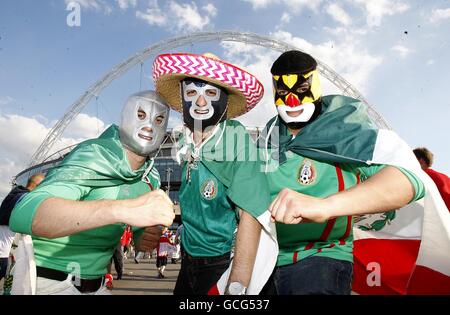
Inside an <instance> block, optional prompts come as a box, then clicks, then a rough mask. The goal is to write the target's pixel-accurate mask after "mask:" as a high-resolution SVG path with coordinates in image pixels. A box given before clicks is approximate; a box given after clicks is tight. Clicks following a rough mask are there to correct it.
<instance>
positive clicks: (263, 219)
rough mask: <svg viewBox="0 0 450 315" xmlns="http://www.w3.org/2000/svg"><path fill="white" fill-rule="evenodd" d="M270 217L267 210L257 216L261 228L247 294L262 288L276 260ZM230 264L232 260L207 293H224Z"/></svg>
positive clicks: (273, 225)
mask: <svg viewBox="0 0 450 315" xmlns="http://www.w3.org/2000/svg"><path fill="white" fill-rule="evenodd" d="M270 218H271V215H270V212H269V211H266V212H264V213H263V214H261V215H260V216H259V217H258V218H257V219H258V221H259V223H261V225H262V227H263V228H262V231H261V237H260V239H259V246H258V251H257V253H256V260H255V265H254V267H253V273H252V277H251V279H250V284H249V286H248V288H247V294H248V295H256V294H258V293H259V292H260V291H261V290H262V288H263V287H264V285H265V284H266V282H267V280H268V279H269V277H270V275H271V274H272V271H273V269H274V268H275V265H276V262H277V256H278V242H277V235H276V228H275V223H273V222H271V221H270ZM232 266H233V262H231V264H230V267H228V269H227V270H226V271H225V273H224V274H223V275H222V277H221V278H220V279H219V281H218V282H217V284H216V285H215V286H214V287H212V288H211V289H210V290H209V292H208V294H209V295H218V294H224V292H225V287H226V285H227V282H228V278H229V276H230V272H231V268H232Z"/></svg>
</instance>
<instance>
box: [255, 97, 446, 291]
mask: <svg viewBox="0 0 450 315" xmlns="http://www.w3.org/2000/svg"><path fill="white" fill-rule="evenodd" d="M285 130H286V126H285V125H284V124H283V123H282V122H280V121H279V119H278V118H277V117H275V118H273V119H272V120H271V121H269V123H268V124H267V128H266V131H265V132H264V133H263V134H262V137H261V138H260V139H259V142H258V146H259V147H260V148H265V149H266V154H267V152H268V151H267V149H268V148H269V147H272V148H276V147H278V152H279V161H280V162H281V163H282V162H283V161H284V159H285V155H284V154H285V152H287V151H292V152H294V153H297V154H300V155H302V156H305V157H308V158H312V159H316V160H319V161H322V162H328V163H336V162H337V163H356V164H362V165H364V164H365V165H370V164H385V165H392V166H396V167H401V168H403V169H406V170H407V171H409V172H412V173H413V174H415V175H416V176H417V177H418V178H420V179H421V180H422V182H423V184H424V186H425V197H424V198H423V199H421V200H419V201H417V202H413V203H411V204H409V205H407V206H405V207H404V208H402V209H398V210H396V211H390V212H387V213H384V214H374V215H369V216H363V217H360V218H358V219H357V222H355V224H354V228H353V234H354V281H353V291H354V292H356V293H360V294H450V213H449V211H448V210H447V208H446V206H445V204H444V201H443V200H442V198H441V196H440V194H439V192H438V190H437V187H436V185H435V184H434V182H433V181H432V180H431V178H430V177H428V175H427V174H425V172H423V171H422V170H421V168H420V165H419V163H418V162H417V160H416V158H415V156H414V154H413V152H412V149H411V148H410V147H409V146H408V145H407V144H406V143H405V142H404V141H403V140H402V139H401V138H400V137H399V136H398V135H397V134H396V133H395V132H393V131H392V130H386V129H378V128H377V126H376V124H375V123H374V122H373V121H372V120H371V118H370V117H369V115H368V113H367V107H366V105H365V104H363V103H362V102H360V101H359V100H356V99H352V98H349V97H345V96H338V95H330V96H324V97H323V98H322V113H321V114H320V115H319V117H318V118H317V119H316V120H315V121H314V122H312V123H311V124H309V125H308V126H306V127H304V128H303V129H302V130H301V131H300V132H299V134H298V135H297V136H296V137H295V139H294V140H292V137H291V136H290V135H288V134H287V133H286V132H285ZM276 132H279V134H277V135H276V134H275V133H276ZM376 273H377V274H376Z"/></svg>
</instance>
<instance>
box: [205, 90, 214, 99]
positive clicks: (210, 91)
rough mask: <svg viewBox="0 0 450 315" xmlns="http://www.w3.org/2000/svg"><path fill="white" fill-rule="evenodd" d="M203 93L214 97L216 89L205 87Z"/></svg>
mask: <svg viewBox="0 0 450 315" xmlns="http://www.w3.org/2000/svg"><path fill="white" fill-rule="evenodd" d="M205 95H206V96H210V97H214V96H216V95H217V90H214V89H207V90H206V91H205Z"/></svg>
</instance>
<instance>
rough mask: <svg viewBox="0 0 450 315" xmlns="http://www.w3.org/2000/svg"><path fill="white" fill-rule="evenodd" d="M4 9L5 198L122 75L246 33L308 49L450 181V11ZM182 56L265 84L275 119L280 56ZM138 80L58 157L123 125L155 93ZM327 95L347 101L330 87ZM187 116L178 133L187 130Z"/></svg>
mask: <svg viewBox="0 0 450 315" xmlns="http://www.w3.org/2000/svg"><path fill="white" fill-rule="evenodd" d="M70 2H71V1H66V0H49V1H45V0H42V1H31V0H28V1H25V0H14V1H13V0H9V1H8V0H3V1H1V2H0V134H1V136H0V139H1V140H0V196H1V195H3V194H4V193H6V192H7V191H8V190H9V181H10V179H11V177H12V176H13V175H15V174H16V173H17V172H19V171H20V170H21V169H23V168H24V167H25V166H26V165H27V164H28V162H29V158H30V156H31V155H32V154H33V153H34V151H35V150H36V148H37V147H38V146H39V144H40V143H41V142H42V140H43V138H44V137H45V135H46V134H47V132H48V131H49V130H50V128H51V127H52V126H53V125H54V123H55V122H56V121H57V120H58V119H60V117H61V116H62V115H63V114H64V112H65V111H66V110H67V109H68V108H69V106H70V105H71V104H72V103H73V102H74V101H75V100H76V99H77V98H78V97H79V96H80V95H81V94H82V93H83V92H84V91H85V90H86V89H87V88H88V87H89V86H90V85H91V84H93V83H94V82H96V81H97V80H98V79H100V78H101V77H102V76H103V75H104V74H106V73H107V72H108V71H109V70H110V69H111V68H112V67H114V66H115V65H116V64H118V63H120V62H121V61H123V60H124V59H126V58H128V57H129V56H131V55H133V54H135V53H136V52H138V51H140V50H142V49H143V48H145V47H147V46H150V45H152V44H154V43H156V42H158V41H161V40H164V39H167V38H171V37H176V36H180V35H184V34H186V33H189V32H199V31H219V30H234V31H245V32H252V33H257V34H261V35H265V36H271V37H273V38H276V39H278V40H283V41H286V42H288V43H290V44H294V45H296V46H298V47H299V48H300V49H302V50H304V51H306V52H308V53H311V54H312V55H313V56H315V57H316V58H318V59H319V60H321V61H322V62H325V63H326V64H327V65H329V66H331V67H332V68H333V69H334V70H335V71H336V72H337V73H339V74H340V75H342V76H343V77H344V78H345V79H346V80H347V81H349V82H350V83H352V84H353V85H354V86H355V87H356V88H357V89H358V90H359V91H361V92H362V93H363V95H364V96H365V97H366V98H367V99H368V101H369V102H370V103H371V104H372V105H373V106H374V107H375V108H376V110H377V111H378V112H379V113H380V114H381V115H382V116H383V117H384V118H385V119H386V120H387V121H388V123H389V124H390V126H391V127H392V128H393V129H394V130H395V131H396V132H397V133H399V134H400V136H401V137H402V138H404V139H405V140H406V141H407V142H408V143H409V145H410V146H411V147H413V148H414V147H416V146H427V147H428V148H429V149H430V150H431V151H433V152H434V153H435V164H434V168H435V169H436V170H438V171H441V172H444V173H447V174H450V166H449V163H448V161H450V148H449V140H448V136H449V135H450V132H449V131H450V127H448V122H447V120H448V118H449V116H450V115H449V114H450V101H449V98H448V97H447V96H446V94H445V93H446V91H447V90H448V86H449V82H450V71H449V70H450V58H449V57H450V55H449V52H448V51H449V50H450V47H449V39H450V36H449V33H450V1H448V0H434V1H420V0H417V1H402V0H396V1H394V0H342V1H331V0H330V1H328V0H289V1H288V0H233V1H230V0H218V1H212V0H196V1H181V0H167V1H161V0H160V1H156V0H111V1H106V0H79V1H75V2H77V3H78V4H79V5H80V8H81V11H80V22H81V25H80V26H75V27H69V26H68V25H67V21H66V19H67V15H68V14H70V13H71V11H68V10H66V9H67V5H68V4H69V3H70ZM173 51H189V52H194V53H203V52H206V51H210V52H213V53H215V54H217V55H219V56H220V57H222V58H223V59H226V60H228V61H231V62H234V63H237V64H238V65H240V66H242V67H244V68H246V69H248V70H250V71H251V72H253V73H254V74H255V75H257V76H258V77H259V79H260V80H261V81H262V82H263V83H264V84H265V87H266V96H265V98H264V101H263V102H262V104H261V105H260V108H259V110H258V111H255V112H253V113H250V114H248V115H247V116H245V117H244V118H243V119H242V121H243V122H244V123H245V124H248V125H261V124H263V123H264V122H265V121H267V120H268V119H269V118H270V116H271V115H273V114H274V113H275V112H274V109H273V105H272V104H271V102H270V101H271V94H272V91H271V86H270V73H269V71H268V70H269V68H270V65H271V63H272V62H273V61H274V59H275V58H276V57H277V56H278V53H276V52H273V51H270V50H267V49H263V48H259V47H255V46H251V45H246V44H231V43H220V42H212V43H209V44H193V45H189V46H187V47H180V48H178V49H175V50H173ZM152 61H153V60H151V59H150V60H147V61H146V62H144V64H143V66H142V71H141V67H140V66H137V67H135V68H133V69H131V70H130V71H129V72H128V73H126V74H125V75H123V76H122V77H121V78H119V79H117V80H116V81H114V82H113V83H112V84H111V85H110V86H109V87H108V88H106V89H105V90H104V91H103V93H102V94H101V95H99V97H98V99H94V100H93V101H91V103H90V104H89V105H88V106H87V107H86V108H85V109H84V110H83V113H82V114H81V115H79V116H78V117H77V118H76V119H75V120H74V121H73V123H72V124H71V125H70V126H69V127H68V129H67V130H66V132H65V133H64V135H63V137H62V140H61V141H60V142H59V143H58V144H57V145H56V146H55V148H54V150H56V149H58V148H62V147H64V146H65V145H68V144H73V143H76V142H78V141H81V140H82V139H86V138H89V137H95V136H96V135H97V134H98V133H99V132H101V131H102V130H103V129H104V128H105V126H107V125H109V124H110V123H113V122H118V119H119V116H120V109H121V107H122V104H123V102H124V101H125V99H126V98H127V96H128V95H129V94H131V93H134V92H137V91H138V90H139V88H141V89H148V88H152V82H151V80H150V76H151V64H152ZM323 85H324V90H325V91H326V93H325V94H327V93H335V92H337V91H336V90H335V89H334V88H333V87H332V86H331V85H330V84H328V83H326V82H324V83H323ZM178 117H179V116H177V115H174V116H173V117H172V122H171V124H172V125H175V124H177V123H178V121H179V120H178Z"/></svg>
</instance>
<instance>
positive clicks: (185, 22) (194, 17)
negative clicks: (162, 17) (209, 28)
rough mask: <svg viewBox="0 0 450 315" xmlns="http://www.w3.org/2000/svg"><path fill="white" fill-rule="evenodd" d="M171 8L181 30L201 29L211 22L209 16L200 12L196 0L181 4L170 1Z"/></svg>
mask: <svg viewBox="0 0 450 315" xmlns="http://www.w3.org/2000/svg"><path fill="white" fill-rule="evenodd" d="M169 9H170V12H171V13H172V14H173V15H174V21H175V22H176V24H177V28H178V29H179V30H186V31H188V32H189V31H199V30H202V29H203V28H204V27H205V26H206V25H208V24H209V21H210V20H209V16H208V15H206V16H205V15H202V14H200V13H199V12H198V8H197V5H196V4H195V2H191V4H189V3H185V4H179V3H177V2H175V1H170V4H169Z"/></svg>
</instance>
